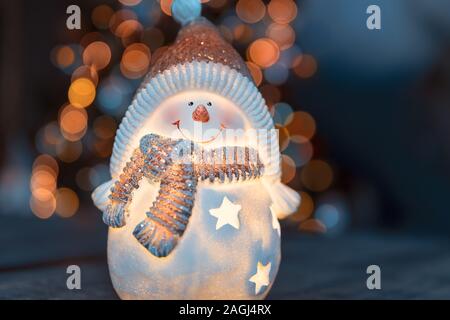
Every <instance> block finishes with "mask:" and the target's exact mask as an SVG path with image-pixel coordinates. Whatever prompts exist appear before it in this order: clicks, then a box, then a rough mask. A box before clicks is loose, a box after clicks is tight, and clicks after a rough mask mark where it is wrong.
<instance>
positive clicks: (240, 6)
mask: <svg viewBox="0 0 450 320" xmlns="http://www.w3.org/2000/svg"><path fill="white" fill-rule="evenodd" d="M236 14H237V15H238V17H239V18H240V19H241V20H242V21H244V22H246V23H256V22H258V21H260V20H261V19H262V18H264V15H265V14H266V6H265V5H264V3H263V2H262V1H261V0H239V1H238V2H237V4H236Z"/></svg>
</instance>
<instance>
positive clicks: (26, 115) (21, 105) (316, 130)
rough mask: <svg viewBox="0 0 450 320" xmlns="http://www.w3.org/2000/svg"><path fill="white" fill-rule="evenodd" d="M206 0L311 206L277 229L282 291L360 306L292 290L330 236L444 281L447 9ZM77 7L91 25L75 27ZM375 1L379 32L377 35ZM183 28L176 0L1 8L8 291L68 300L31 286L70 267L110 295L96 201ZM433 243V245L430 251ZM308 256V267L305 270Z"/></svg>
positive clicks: (448, 176) (1, 212) (449, 95)
mask: <svg viewBox="0 0 450 320" xmlns="http://www.w3.org/2000/svg"><path fill="white" fill-rule="evenodd" d="M203 2H204V4H203V14H204V15H205V16H207V17H208V18H209V19H211V21H213V22H214V23H215V24H216V25H217V26H218V27H219V29H220V30H221V32H222V33H223V35H224V37H225V38H227V39H228V40H229V41H231V43H232V44H233V46H234V47H235V48H237V50H238V51H239V52H240V53H241V54H242V56H243V57H244V59H245V60H246V61H247V63H248V66H249V68H250V70H251V72H252V75H253V77H254V80H255V82H256V83H257V84H258V85H259V88H260V89H261V92H262V93H263V95H264V97H265V98H266V101H267V104H268V106H269V107H270V110H271V113H272V114H273V117H274V121H275V123H276V126H277V128H278V129H279V130H280V145H281V148H282V150H283V181H284V182H285V183H288V184H289V185H290V186H292V187H293V188H295V189H296V190H298V192H300V193H301V196H302V199H303V202H302V205H301V207H300V209H299V211H298V212H296V213H295V214H294V215H292V216H291V217H289V218H287V219H286V220H283V221H282V226H283V233H284V234H285V235H286V236H284V237H285V239H283V241H284V242H285V243H286V244H284V246H285V247H284V248H283V250H285V257H286V256H287V257H290V259H286V260H287V261H283V264H285V265H286V267H284V269H283V267H282V269H281V271H280V276H279V278H280V280H279V282H278V283H281V284H280V285H279V286H278V287H277V285H275V287H274V293H273V297H274V298H279V297H281V298H296V297H300V298H301V297H308V298H310V297H313V298H327V297H340V298H341V297H343V298H355V297H366V296H365V295H364V294H362V293H361V292H362V291H359V290H360V288H359V287H358V288H359V289H358V290H356V291H355V290H353V291H352V290H343V291H342V292H347V293H348V294H346V295H345V294H344V295H340V294H339V292H340V291H339V288H340V285H341V284H340V283H339V282H338V283H336V282H333V281H334V280H330V282H327V283H326V284H327V285H329V284H330V286H331V287H333V288H334V290H332V291H331V293H330V292H329V291H321V290H319V289H317V290H314V283H311V286H312V287H311V288H309V289H308V292H312V293H313V294H312V296H311V295H305V294H304V292H305V290H303V289H304V288H303V289H302V285H301V284H299V285H298V286H294V287H292V288H291V289H290V290H291V291H289V290H287V289H286V288H285V287H283V286H288V285H289V283H290V281H289V279H292V278H293V277H294V275H295V272H298V270H302V272H304V274H307V273H308V272H311V271H312V270H313V269H314V268H315V263H317V264H319V261H321V259H323V256H322V255H321V254H323V255H333V254H335V255H339V254H340V252H339V249H333V250H332V252H331V250H330V247H329V245H330V243H331V242H330V241H342V246H340V248H342V250H344V251H345V252H348V251H349V250H350V251H352V249H351V246H352V245H355V243H357V242H360V243H366V242H364V241H367V248H370V250H371V251H373V252H377V255H376V257H379V258H380V261H384V263H385V264H386V265H389V261H390V259H389V258H388V257H386V256H383V252H385V250H387V248H388V247H396V248H397V250H398V252H392V253H390V254H392V255H393V256H395V255H397V254H400V253H401V252H403V253H405V252H407V253H406V256H404V259H403V260H401V261H400V262H397V263H400V264H401V263H402V262H404V261H406V260H408V259H409V260H411V259H412V260H414V259H416V261H425V260H428V261H430V259H431V257H432V258H433V259H437V260H438V261H440V262H442V261H444V262H442V263H443V264H442V265H440V266H439V268H437V269H436V270H435V271H431V272H429V276H430V277H433V276H436V277H437V276H438V275H440V276H444V277H445V274H447V273H448V272H447V271H445V270H450V268H448V267H449V266H450V258H449V257H448V255H446V253H447V252H448V250H446V248H450V246H449V244H448V242H449V241H448V235H449V230H450V207H449V204H448V198H449V196H450V63H449V61H450V19H449V18H448V17H449V16H450V2H449V1H447V0H430V1H425V0H396V1H390V0H370V1H369V0H341V1H332V0H303V1H292V0H272V1H260V0H247V1H246V0H240V1H232V0H209V1H203ZM73 4H75V5H78V6H79V7H80V9H81V29H80V30H68V29H67V27H66V19H67V18H68V17H69V15H70V14H67V13H66V9H67V7H68V6H69V5H73ZM373 4H375V5H378V6H379V7H380V9H381V29H380V30H369V29H368V28H367V27H366V20H367V18H368V17H369V15H370V14H367V13H366V9H367V7H368V6H369V5H373ZM178 29H179V26H178V25H177V24H176V23H175V22H174V21H173V19H172V18H171V17H170V1H166V0H161V1H156V0H120V1H118V0H95V1H94V0H89V1H87V0H86V1H82V0H77V1H66V0H46V1H24V0H17V1H7V0H0V77H1V79H0V81H1V82H0V84H1V87H0V90H1V92H0V101H1V105H0V112H1V117H0V121H1V124H0V131H1V134H0V183H1V184H0V204H1V206H0V208H1V209H0V297H2V296H4V297H10V298H11V297H12V298H27V297H38V298H57V297H59V298H61V297H63V298H64V297H68V298H71V297H72V296H70V295H69V294H68V293H67V292H65V291H63V290H62V289H61V286H63V285H64V283H63V284H60V285H58V286H56V287H55V288H53V289H46V290H47V291H45V292H42V291H39V290H38V289H35V288H36V286H35V285H34V284H33V286H31V285H30V283H34V282H33V281H36V280H31V278H30V277H31V276H29V274H30V273H29V272H31V274H36V273H33V272H37V274H42V276H41V277H40V278H41V280H40V281H42V283H43V284H45V286H47V285H48V281H49V280H48V279H53V278H52V277H54V279H59V277H64V272H62V276H61V274H60V273H58V272H59V271H57V270H59V269H58V268H59V266H63V265H66V264H67V263H66V262H68V261H75V262H77V261H78V262H79V263H86V264H87V265H88V267H86V268H91V269H89V270H91V271H92V272H91V273H90V275H91V276H89V277H90V278H89V279H91V280H92V279H96V280H92V281H91V280H89V281H90V282H89V283H90V284H92V286H91V288H103V289H102V290H94V289H91V291H88V293H87V294H86V295H84V296H80V295H79V296H76V297H79V298H95V297H98V298H110V297H114V295H113V294H112V293H111V292H112V289H111V287H110V285H109V282H108V279H107V271H106V264H105V256H104V255H105V251H106V249H105V248H106V231H107V230H106V227H105V226H103V224H102V223H101V217H100V213H99V212H98V211H97V209H95V208H94V206H93V204H92V202H91V200H90V193H91V192H92V190H93V189H94V188H95V187H96V186H97V185H99V184H100V183H102V182H104V181H106V180H107V179H108V176H109V172H108V164H109V162H108V161H109V156H110V154H111V148H112V143H113V139H114V133H115V130H116V127H117V126H118V124H119V123H120V120H121V118H122V116H123V115H124V113H125V111H126V108H127V106H128V105H129V103H130V101H131V99H132V96H133V94H134V91H135V90H136V88H137V87H138V86H139V83H140V81H141V80H142V77H143V76H144V75H145V72H146V71H147V69H148V66H149V63H151V60H152V59H153V58H154V57H155V56H156V55H158V54H160V53H161V52H162V50H164V48H165V46H166V45H168V44H170V43H171V42H172V41H173V39H174V38H175V36H176V32H177V31H178ZM311 234H312V236H311ZM355 235H356V236H355ZM397 236H399V237H400V239H401V240H398V239H397ZM352 237H355V238H352ZM389 237H393V238H392V241H393V242H392V243H390V242H388V240H386V239H391V238H389ZM402 237H405V238H402ZM339 239H343V240H339ZM396 239H397V240H398V241H400V242H395V241H397V240H396ZM428 239H439V240H438V242H437V243H434V242H431V243H429V246H427V245H424V246H422V244H423V243H428V242H427V241H429V240H428ZM422 240H423V241H422ZM432 241H434V240H432ZM399 243H400V244H399ZM419 244H420V245H419ZM305 247H306V248H309V249H306V248H305ZM413 247H414V248H418V249H417V251H418V252H415V251H414V250H412V251H408V250H409V249H411V248H413ZM437 247H440V248H443V249H442V251H437V252H434V251H433V250H434V249H436V248H437ZM363 248H364V246H363ZM363 248H362V249H361V250H362V251H361V253H359V256H360V257H361V256H364V257H365V258H364V259H363V260H362V261H363V262H361V261H360V260H358V258H357V257H355V256H348V259H350V260H352V259H355V260H357V261H358V262H356V264H352V263H351V261H350V262H348V264H349V265H352V266H354V268H357V267H356V265H358V264H359V263H362V264H364V263H365V262H366V260H367V261H373V259H372V257H370V256H366V254H367V252H365V251H364V249H363ZM406 248H408V250H406ZM419 248H421V249H419ZM444 248H445V249H444ZM302 250H303V251H302ZM368 250H369V249H368ZM420 250H422V253H424V255H421V254H420ZM430 250H431V251H430ZM312 251H315V252H316V253H318V252H320V253H321V254H320V255H317V254H316V255H314V254H312V255H309V253H310V252H312ZM423 251H425V252H423ZM430 252H433V253H432V254H431V253H430ZM428 253H430V254H428ZM449 253H450V252H449ZM343 256H345V254H343ZM313 257H317V259H316V260H314V258H313ZM366 258H367V259H366ZM330 259H331V258H330ZM305 261H309V263H310V265H309V266H310V269H307V270H305V269H301V266H300V265H301V264H302V263H305ZM322 262H323V261H322ZM375 262H376V261H375ZM297 263H298V264H297ZM397 266H398V265H395V266H394V265H391V268H390V270H391V271H392V272H394V271H393V270H395V272H394V273H392V274H391V276H392V279H397V277H398V273H400V270H401V267H400V266H398V267H397ZM299 268H300V269H299ZM303 268H305V267H303ZM361 268H362V269H361V270H363V271H362V272H364V270H365V269H364V268H365V267H363V266H361ZM350 269H351V268H350ZM35 270H39V271H35ZM46 270H50V271H48V273H47V271H46ZM51 270H54V271H51ZM294 270H297V271H294ZM308 270H309V271H308ZM352 270H353V269H352ZM28 271H29V272H28ZM27 272H28V273H27ZM55 272H56V273H55ZM56 274H58V275H56ZM98 274H102V276H101V277H100V276H98ZM336 277H337V278H339V275H336ZM313 278H314V277H313ZM316 278H317V276H316V277H315V278H314V279H316ZM362 278H364V274H363V275H362ZM33 279H35V277H33ZM45 279H47V280H45ZM352 279H353V278H352ZM358 279H359V278H358ZM2 280H3V284H2ZM347 280H348V279H347ZM55 281H56V280H55ZM58 281H59V280H58ZM96 281H98V282H96ZM357 281H359V280H355V283H356V282H357ZM361 281H363V280H361ZM405 281H406V280H405ZM291 282H292V281H291ZM17 283H19V285H17ZM104 283H106V284H104ZM316 283H321V284H320V285H319V286H323V285H324V284H323V283H322V282H320V281H319V280H318V281H317V282H316ZM342 283H343V284H345V283H349V281H344V282H342ZM350 283H352V282H351V281H350ZM434 284H436V285H438V281H436V283H434V282H433V284H430V288H433V285H434ZM441 284H442V281H441ZM447 284H448V283H447ZM50 287H51V286H50ZM446 288H450V286H447V287H445V288H444V289H441V291H436V292H441V293H442V294H441V295H437V297H444V296H445V295H447V293H448V292H450V289H448V290H447V289H446ZM361 290H362V289H361ZM405 290H406V292H411V291H408V290H410V289H408V288H406V289H405ZM394 291H395V290H394ZM394 291H391V292H394ZM400 291H401V290H400ZM8 292H9V293H8ZM30 292H34V293H30ZM314 292H315V293H314ZM395 292H397V291H395ZM393 296H394V297H408V295H407V294H406V295H403V296H402V295H400V296H398V295H397V296H396V295H393ZM420 296H421V295H420V294H419V293H418V294H417V295H412V297H420ZM369 297H370V296H369ZM448 297H450V296H448Z"/></svg>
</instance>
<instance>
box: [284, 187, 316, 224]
mask: <svg viewBox="0 0 450 320" xmlns="http://www.w3.org/2000/svg"><path fill="white" fill-rule="evenodd" d="M300 197H301V202H300V206H299V208H298V209H297V211H296V212H295V213H293V214H292V215H290V216H289V219H290V220H292V221H294V222H302V221H305V220H306V219H308V218H309V217H311V215H312V213H313V211H314V200H313V199H312V197H311V196H310V195H309V193H307V192H304V191H301V192H300Z"/></svg>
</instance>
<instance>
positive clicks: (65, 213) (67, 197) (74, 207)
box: [55, 188, 80, 218]
mask: <svg viewBox="0 0 450 320" xmlns="http://www.w3.org/2000/svg"><path fill="white" fill-rule="evenodd" d="M79 205H80V201H79V200H78V196H77V194H76V193H75V192H74V191H73V190H71V189H69V188H59V189H58V190H56V208H55V211H56V213H57V214H58V215H59V216H61V217H63V218H69V217H71V216H73V215H74V214H75V213H76V212H77V211H78V207H79Z"/></svg>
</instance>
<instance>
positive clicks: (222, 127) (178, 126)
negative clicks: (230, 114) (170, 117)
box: [172, 120, 225, 143]
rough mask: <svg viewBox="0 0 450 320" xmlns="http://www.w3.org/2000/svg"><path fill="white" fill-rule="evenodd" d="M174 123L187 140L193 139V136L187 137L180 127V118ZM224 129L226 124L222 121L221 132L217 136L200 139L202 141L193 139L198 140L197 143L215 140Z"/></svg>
mask: <svg viewBox="0 0 450 320" xmlns="http://www.w3.org/2000/svg"><path fill="white" fill-rule="evenodd" d="M172 124H173V125H174V126H176V127H177V129H178V131H179V132H180V133H181V135H182V136H183V137H184V138H185V139H187V140H192V139H191V138H189V137H187V136H186V135H185V134H184V132H183V130H182V129H181V128H180V120H177V121H175V122H172ZM224 129H225V125H224V124H223V123H221V124H220V129H219V132H217V134H216V135H215V136H213V137H211V138H210V139H208V140H200V141H195V140H193V141H194V142H197V143H210V142H213V141H214V140H216V139H217V137H218V136H219V135H220V134H221V133H222V131H223V130H224Z"/></svg>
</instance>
